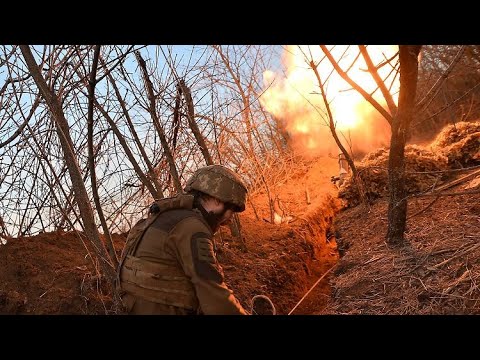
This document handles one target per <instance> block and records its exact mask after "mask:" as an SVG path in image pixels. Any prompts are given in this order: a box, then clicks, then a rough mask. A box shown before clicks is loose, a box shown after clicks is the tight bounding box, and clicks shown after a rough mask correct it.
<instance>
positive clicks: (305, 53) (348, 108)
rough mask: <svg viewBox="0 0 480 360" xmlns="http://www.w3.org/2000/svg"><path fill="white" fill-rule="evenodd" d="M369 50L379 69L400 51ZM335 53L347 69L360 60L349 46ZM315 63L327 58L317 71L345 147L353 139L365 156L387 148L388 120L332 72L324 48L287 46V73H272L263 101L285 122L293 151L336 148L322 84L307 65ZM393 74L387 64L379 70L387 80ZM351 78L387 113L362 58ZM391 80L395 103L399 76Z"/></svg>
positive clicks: (266, 80) (394, 48) (390, 48)
mask: <svg viewBox="0 0 480 360" xmlns="http://www.w3.org/2000/svg"><path fill="white" fill-rule="evenodd" d="M328 48H329V49H330V48H331V46H329V47H328ZM346 50H347V52H345V51H346ZM367 50H368V53H369V55H370V57H371V58H372V61H373V63H374V64H375V65H377V64H379V63H381V62H383V61H385V60H386V59H389V58H390V57H392V56H393V55H394V54H395V53H396V52H397V51H398V47H397V46H368V47H367ZM331 53H332V56H333V57H334V58H335V59H340V58H341V60H340V61H339V64H340V66H341V67H342V68H343V69H344V70H346V69H347V68H348V67H349V66H350V64H351V63H352V62H353V60H354V59H355V57H356V56H357V55H358V47H357V46H351V47H349V48H348V49H347V46H335V47H334V48H333V49H332V50H331ZM312 58H313V60H314V61H315V62H317V63H318V61H319V60H320V59H323V60H322V61H321V62H320V64H319V66H318V72H319V74H320V77H321V79H322V81H323V82H325V84H324V86H325V90H326V94H327V100H328V101H329V103H330V108H331V111H332V114H333V118H334V120H335V122H336V128H337V131H338V132H339V137H340V138H342V139H343V141H342V142H343V143H344V145H346V146H347V147H348V145H347V141H346V140H345V139H350V140H351V142H352V144H353V147H354V148H356V149H357V150H360V151H365V152H366V151H369V150H371V149H372V148H375V147H378V146H382V145H385V144H386V143H387V142H388V139H389V136H390V130H389V125H388V123H387V121H386V120H385V119H383V118H382V117H381V115H380V114H378V112H377V110H375V109H374V108H373V107H372V106H371V105H370V104H369V103H368V102H367V101H366V100H365V99H364V98H363V97H362V95H361V94H359V93H358V92H357V91H355V90H354V89H352V88H351V87H350V85H348V83H346V82H345V81H344V80H343V79H342V78H341V77H340V76H339V75H338V74H337V73H336V72H335V71H334V72H333V73H332V69H333V68H332V66H331V64H330V62H329V61H328V59H326V58H324V54H323V52H322V51H321V49H320V47H319V46H287V47H286V48H285V51H284V55H283V64H284V66H285V68H286V72H285V74H276V73H274V72H273V71H270V70H268V71H266V72H265V73H264V74H263V77H264V83H265V85H266V86H268V89H267V90H266V91H265V92H264V94H263V96H262V97H261V98H260V101H261V102H262V105H263V106H264V107H265V109H266V110H267V111H268V112H270V113H271V114H272V115H274V116H275V117H276V118H277V119H278V120H280V121H281V122H282V124H283V125H284V127H285V130H286V131H287V132H288V133H289V135H290V136H291V138H292V140H293V143H294V146H295V147H297V148H301V149H303V150H308V151H310V152H314V153H319V152H320V153H321V152H326V151H333V150H336V149H337V147H336V145H335V144H334V142H333V139H332V136H331V134H330V131H329V129H328V127H327V122H328V118H327V115H326V112H325V111H326V110H325V106H324V104H323V100H322V96H321V94H320V90H319V86H318V81H317V79H316V77H315V74H314V72H313V70H312V69H311V68H309V66H308V62H309V61H310V59H312ZM395 61H396V59H395V60H394V62H395ZM392 65H393V63H392ZM391 71H392V68H391V66H390V65H388V64H387V65H385V66H382V67H381V68H380V69H379V75H380V77H381V78H382V79H384V78H386V77H387V76H388V75H389V73H390V72H391ZM348 74H349V76H350V77H351V78H352V79H353V80H354V81H355V82H356V83H357V84H359V85H360V86H361V87H362V88H363V89H364V90H365V91H366V92H368V93H369V94H372V93H373V95H372V96H373V98H375V100H377V101H378V102H379V103H380V104H381V105H382V106H384V107H385V108H386V105H385V100H384V98H383V96H382V94H381V92H380V90H378V89H377V90H376V91H375V89H376V88H377V84H376V83H375V81H374V79H373V78H372V76H371V75H370V73H369V72H368V71H367V66H366V64H365V62H364V60H363V57H362V56H359V58H358V60H357V61H356V63H355V65H354V66H353V67H351V68H350V69H349V71H348ZM327 79H328V80H327ZM392 79H393V73H392V74H390V76H389V77H388V80H387V82H386V85H387V86H391V93H392V94H393V99H394V101H395V102H397V99H398V88H399V80H398V76H397V77H396V79H395V81H394V82H393V84H392ZM374 91H375V92H374Z"/></svg>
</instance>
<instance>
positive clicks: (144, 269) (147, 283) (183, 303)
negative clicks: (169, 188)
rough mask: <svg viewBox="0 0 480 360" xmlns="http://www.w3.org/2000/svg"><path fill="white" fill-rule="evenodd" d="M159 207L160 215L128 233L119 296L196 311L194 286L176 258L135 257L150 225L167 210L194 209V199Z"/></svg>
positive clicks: (167, 202)
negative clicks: (125, 294) (151, 258)
mask: <svg viewBox="0 0 480 360" xmlns="http://www.w3.org/2000/svg"><path fill="white" fill-rule="evenodd" d="M156 205H157V206H158V208H157V212H156V213H154V214H150V216H149V217H148V218H146V219H142V220H140V221H139V222H138V223H137V224H135V226H134V227H133V228H132V229H131V230H130V232H129V234H128V237H127V243H126V245H125V250H124V252H123V255H122V258H121V260H120V265H119V271H118V278H117V281H118V284H119V287H120V289H119V290H120V293H122V292H128V293H131V294H133V295H134V296H136V297H140V298H143V299H144V300H147V301H151V302H154V303H158V304H164V305H171V306H176V307H180V308H185V309H188V310H197V308H198V301H197V300H196V296H195V290H194V288H193V285H192V283H191V282H190V280H189V279H188V278H187V277H186V276H185V274H184V272H183V271H182V269H180V268H179V267H178V264H176V262H175V261H174V260H173V259H172V261H168V260H167V259H159V262H152V261H147V260H145V259H141V258H138V257H136V256H134V254H135V252H136V250H137V248H138V245H139V243H140V240H141V239H142V237H143V236H144V234H145V232H146V231H147V229H148V228H149V227H150V225H152V224H153V223H154V222H155V220H157V218H158V217H159V216H160V215H161V214H162V213H164V212H165V211H167V210H171V209H192V208H193V196H192V195H183V194H182V195H178V196H176V197H173V198H166V199H162V200H159V201H157V202H156Z"/></svg>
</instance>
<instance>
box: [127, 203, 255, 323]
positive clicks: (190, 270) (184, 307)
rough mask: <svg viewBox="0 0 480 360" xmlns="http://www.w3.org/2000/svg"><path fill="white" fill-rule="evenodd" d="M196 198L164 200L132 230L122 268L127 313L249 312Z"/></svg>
mask: <svg viewBox="0 0 480 360" xmlns="http://www.w3.org/2000/svg"><path fill="white" fill-rule="evenodd" d="M193 200H194V197H193V196H192V195H179V196H177V197H175V198H170V199H163V200H160V201H158V202H157V205H158V206H159V212H158V213H157V214H152V215H150V216H149V217H148V218H147V219H144V220H141V221H140V222H139V223H137V224H136V225H135V227H134V228H132V230H131V231H130V233H129V237H128V239H127V246H126V250H125V254H124V256H122V261H121V264H120V267H119V270H120V271H119V284H120V290H121V293H122V300H123V302H124V305H125V307H126V310H127V312H128V313H129V314H137V315H141V314H165V315H167V314H172V315H180V314H182V315H188V314H206V315H208V314H221V315H226V314H232V315H245V314H247V312H246V311H245V310H244V309H243V307H242V306H241V304H240V303H239V302H238V300H237V299H236V298H235V297H234V296H233V294H232V291H231V290H230V289H228V287H227V286H226V284H225V282H224V275H223V270H222V268H221V266H220V264H219V263H218V261H217V258H216V254H215V244H214V240H213V233H212V229H211V227H210V226H209V224H208V223H207V222H206V220H205V217H204V215H203V214H202V212H201V210H199V209H196V208H193Z"/></svg>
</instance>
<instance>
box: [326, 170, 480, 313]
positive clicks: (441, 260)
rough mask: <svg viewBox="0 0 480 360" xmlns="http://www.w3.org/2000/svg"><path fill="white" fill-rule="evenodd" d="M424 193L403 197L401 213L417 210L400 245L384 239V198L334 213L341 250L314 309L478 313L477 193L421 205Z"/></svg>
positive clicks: (479, 242)
mask: <svg viewBox="0 0 480 360" xmlns="http://www.w3.org/2000/svg"><path fill="white" fill-rule="evenodd" d="M479 180H480V179H479ZM477 189H478V190H479V192H480V188H478V187H477ZM453 190H456V191H460V190H461V187H460V186H459V188H457V189H452V191H453ZM432 200H433V199H432V198H422V199H417V200H411V201H409V210H408V214H409V216H411V215H415V214H416V213H419V214H418V215H416V216H414V217H412V218H410V219H409V220H408V222H407V224H408V228H407V232H406V238H407V240H408V242H409V244H410V245H409V246H407V247H406V248H402V249H392V248H389V247H388V246H387V244H386V243H385V234H386V229H387V219H386V214H387V202H386V201H379V202H377V203H376V204H374V205H373V206H372V208H371V210H370V211H369V212H368V210H366V209H365V208H364V207H363V206H358V207H356V208H353V209H348V210H346V211H344V212H342V213H341V214H339V215H338V216H337V219H336V221H335V228H336V231H337V236H338V239H337V241H338V246H339V250H340V252H341V253H343V254H345V255H344V256H343V257H342V258H341V260H340V261H339V263H338V265H337V266H336V268H335V270H334V275H335V276H334V277H332V281H331V285H332V287H333V300H332V301H331V302H330V303H329V305H328V306H327V308H325V309H324V311H323V312H322V313H333V314H479V313H480V289H479V287H478V286H479V285H480V263H479V259H480V194H478V193H477V194H470V195H462V196H452V197H441V198H439V199H438V200H437V201H435V203H433V204H432V205H431V206H430V207H428V206H429V204H430V203H431V202H432ZM424 209H425V210H424ZM422 210H424V211H422ZM365 224H368V226H365Z"/></svg>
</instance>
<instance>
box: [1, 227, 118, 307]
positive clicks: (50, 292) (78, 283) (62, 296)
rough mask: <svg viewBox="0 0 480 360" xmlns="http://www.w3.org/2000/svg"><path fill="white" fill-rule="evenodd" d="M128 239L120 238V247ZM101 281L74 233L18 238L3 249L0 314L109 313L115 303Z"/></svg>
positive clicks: (115, 236)
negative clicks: (123, 240)
mask: <svg viewBox="0 0 480 360" xmlns="http://www.w3.org/2000/svg"><path fill="white" fill-rule="evenodd" d="M122 238H123V237H122V236H120V235H114V240H115V242H116V243H117V244H119V245H120V244H121V242H122ZM117 250H121V249H120V248H119V249H117ZM98 279H99V277H98V275H97V272H96V270H95V266H94V265H93V263H92V261H91V260H90V257H89V254H88V252H87V250H86V248H85V247H84V246H83V244H82V240H81V239H80V238H79V237H78V235H77V234H75V233H73V232H55V233H44V234H40V235H38V236H35V237H26V238H18V239H12V240H10V241H9V242H8V243H7V244H6V245H2V246H0V314H105V313H108V311H109V309H110V307H111V299H110V296H109V295H108V294H107V293H106V289H105V287H104V286H102V283H101V282H100V281H98Z"/></svg>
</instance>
